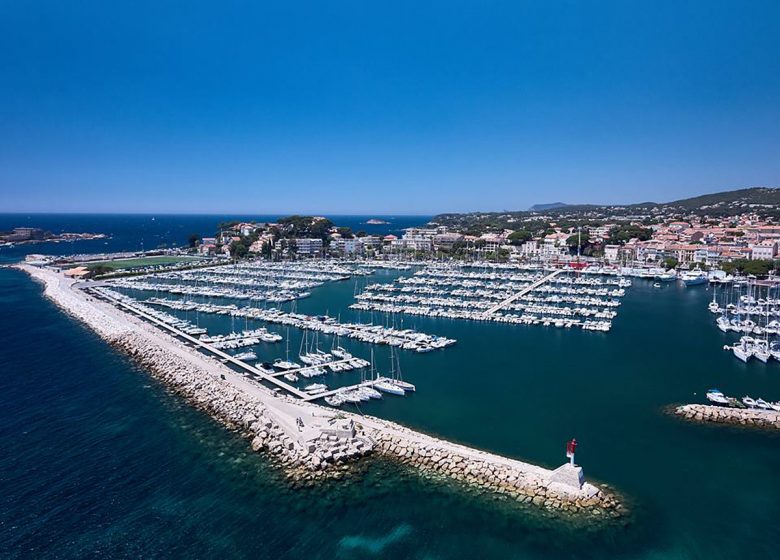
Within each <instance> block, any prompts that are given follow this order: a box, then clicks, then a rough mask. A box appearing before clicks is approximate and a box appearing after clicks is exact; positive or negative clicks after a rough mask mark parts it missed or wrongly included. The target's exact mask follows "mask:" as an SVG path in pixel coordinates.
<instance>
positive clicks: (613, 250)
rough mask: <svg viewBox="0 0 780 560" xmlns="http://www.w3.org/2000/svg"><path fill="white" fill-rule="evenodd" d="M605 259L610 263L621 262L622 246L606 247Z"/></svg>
mask: <svg viewBox="0 0 780 560" xmlns="http://www.w3.org/2000/svg"><path fill="white" fill-rule="evenodd" d="M604 258H605V259H607V260H608V261H609V262H617V261H618V260H620V245H605V246H604Z"/></svg>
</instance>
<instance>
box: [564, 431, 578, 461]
mask: <svg viewBox="0 0 780 560" xmlns="http://www.w3.org/2000/svg"><path fill="white" fill-rule="evenodd" d="M575 451H577V440H576V439H574V438H572V439H570V440H569V441H568V442H566V458H568V459H569V464H570V465H571V466H572V467H573V466H574V452H575Z"/></svg>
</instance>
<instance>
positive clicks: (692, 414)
mask: <svg viewBox="0 0 780 560" xmlns="http://www.w3.org/2000/svg"><path fill="white" fill-rule="evenodd" d="M674 414H676V415H678V416H682V417H683V418H685V419H686V420H690V421H692V422H712V423H715V424H732V425H735V426H745V427H751V428H763V429H770V430H780V412H773V411H769V410H756V409H750V408H726V407H724V406H712V405H706V404H686V405H682V406H678V407H676V408H675V409H674Z"/></svg>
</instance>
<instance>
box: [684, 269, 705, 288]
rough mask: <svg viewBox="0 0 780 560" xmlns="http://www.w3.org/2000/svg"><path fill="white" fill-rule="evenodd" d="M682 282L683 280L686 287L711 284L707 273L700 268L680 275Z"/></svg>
mask: <svg viewBox="0 0 780 560" xmlns="http://www.w3.org/2000/svg"><path fill="white" fill-rule="evenodd" d="M680 280H682V282H683V284H685V285H686V286H698V285H700V284H707V283H708V282H709V278H707V273H706V272H704V271H703V270H701V269H699V268H695V269H693V270H686V271H685V272H683V273H682V275H680Z"/></svg>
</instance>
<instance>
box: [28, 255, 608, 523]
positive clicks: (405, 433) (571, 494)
mask: <svg viewBox="0 0 780 560" xmlns="http://www.w3.org/2000/svg"><path fill="white" fill-rule="evenodd" d="M16 268H18V269H20V270H23V271H24V272H26V273H27V274H29V275H30V276H31V277H32V278H34V279H35V280H37V281H39V282H41V283H42V284H43V285H44V287H45V289H44V293H45V295H46V297H48V298H49V299H51V300H52V301H53V302H54V303H55V304H57V305H58V306H59V307H60V308H61V309H63V310H64V311H66V312H67V313H69V314H71V315H72V316H74V317H75V318H77V319H78V320H80V321H82V322H83V323H85V324H86V325H88V326H89V327H90V328H91V329H93V330H94V331H95V332H96V333H97V334H98V335H99V336H101V338H103V339H104V340H106V341H107V342H109V343H110V344H111V345H112V346H114V347H116V348H118V349H120V350H121V351H123V352H125V353H126V354H128V355H129V356H130V357H132V358H133V359H134V360H135V361H137V362H138V363H139V364H141V365H142V366H144V367H145V368H146V369H147V370H148V371H149V372H150V373H151V374H152V375H153V376H155V377H156V378H158V379H160V380H161V381H162V382H164V383H165V384H166V385H167V386H169V387H170V388H171V389H172V390H174V391H176V392H177V393H179V394H181V395H182V396H183V397H184V398H186V399H187V400H188V401H189V402H191V403H192V404H193V405H194V406H196V407H198V408H201V409H203V410H205V411H207V412H208V413H209V414H211V415H212V416H214V417H215V418H217V419H218V420H219V421H220V422H222V423H223V424H225V425H226V426H228V427H230V428H234V429H238V430H239V431H240V432H241V433H242V435H244V436H245V437H247V438H248V439H250V441H251V446H252V448H253V449H254V450H255V451H260V450H265V451H267V452H269V453H271V454H273V456H274V457H275V458H277V459H278V460H279V461H280V462H281V463H283V464H284V465H285V466H286V467H287V468H289V469H290V470H291V472H294V473H296V476H301V477H304V478H315V477H317V476H327V474H328V471H329V470H332V467H333V465H341V464H345V463H348V462H351V461H355V460H358V459H359V458H360V457H361V456H364V455H366V454H369V453H377V454H381V455H384V456H386V457H388V458H391V459H394V460H397V461H399V462H401V463H404V464H407V465H411V466H415V467H418V468H421V469H424V470H429V471H434V472H437V473H440V474H443V475H446V476H449V477H451V478H453V479H455V480H458V481H462V482H464V483H468V484H473V485H477V486H479V487H480V488H482V489H485V490H488V491H493V492H497V493H500V494H504V495H509V496H512V497H516V498H517V499H518V500H520V501H524V502H532V503H534V504H537V505H539V506H542V507H546V508H548V509H555V510H562V511H567V512H573V513H578V512H579V513H583V512H591V513H596V514H598V515H604V513H605V512H606V513H609V514H610V515H619V514H620V512H621V510H622V506H621V505H620V504H619V503H618V501H617V499H616V497H615V496H613V495H611V494H610V493H608V492H606V491H603V490H601V489H599V488H598V487H596V486H594V485H592V484H589V483H587V482H584V479H583V478H582V471H581V469H579V468H576V469H575V468H573V467H570V466H568V465H563V466H562V467H560V468H558V469H556V470H549V469H545V468H542V467H538V466H535V465H532V464H529V463H524V462H522V461H517V460H514V459H509V458H506V457H501V456H499V455H494V454H491V453H487V452H484V451H480V450H477V449H473V448H470V447H467V446H464V445H459V444H455V443H451V442H448V441H445V440H441V439H438V438H435V437H431V436H429V435H426V434H423V433H420V432H417V431H414V430H411V429H408V428H405V427H403V426H400V425H398V424H396V423H394V422H389V421H386V420H382V419H379V418H374V417H370V416H360V415H357V414H352V413H347V412H342V411H336V410H333V409H330V408H326V407H323V406H319V405H316V404H313V403H304V402H301V401H299V400H297V399H294V398H292V397H284V396H278V395H276V394H274V393H273V392H272V391H271V390H269V389H267V388H265V387H263V386H262V385H260V384H258V383H256V382H254V381H252V380H250V379H248V378H246V377H244V376H241V375H239V374H237V373H235V372H234V371H233V370H231V369H230V368H228V367H227V366H225V365H223V364H222V363H220V362H219V361H217V360H214V359H213V358H211V357H208V356H206V355H204V354H202V353H200V352H198V351H197V350H195V349H193V348H191V347H190V346H187V345H186V344H184V343H183V342H180V341H179V340H177V339H176V338H174V337H173V336H171V335H169V334H167V333H164V332H162V331H161V330H160V329H157V328H156V327H154V326H152V325H150V324H148V323H146V322H144V321H142V320H141V319H139V318H136V317H133V316H131V315H130V314H128V313H124V312H122V311H120V310H118V309H117V308H116V307H114V306H112V305H110V304H108V303H106V302H102V301H99V300H97V299H95V298H93V297H91V296H89V295H88V294H86V293H85V292H83V291H82V290H78V289H73V284H74V282H73V281H72V280H70V279H68V278H66V277H64V276H62V275H61V274H59V273H56V272H54V271H52V270H49V269H45V268H38V267H33V266H29V265H24V264H20V265H16Z"/></svg>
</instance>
